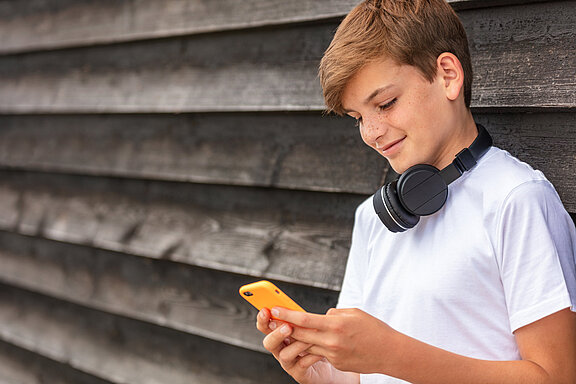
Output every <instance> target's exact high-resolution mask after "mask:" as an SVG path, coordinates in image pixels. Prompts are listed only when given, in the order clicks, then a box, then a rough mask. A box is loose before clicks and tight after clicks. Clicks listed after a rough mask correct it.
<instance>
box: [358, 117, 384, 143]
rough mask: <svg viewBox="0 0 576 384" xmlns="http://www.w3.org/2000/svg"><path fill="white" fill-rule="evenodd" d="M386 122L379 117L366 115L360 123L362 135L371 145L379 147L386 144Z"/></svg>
mask: <svg viewBox="0 0 576 384" xmlns="http://www.w3.org/2000/svg"><path fill="white" fill-rule="evenodd" d="M386 131H387V129H386V124H385V123H384V122H383V121H382V120H381V119H378V118H377V117H374V116H364V117H363V118H362V123H361V124H360V136H362V140H363V141H364V142H365V143H366V144H367V145H368V146H370V147H372V148H375V149H379V148H380V147H382V146H383V145H384V139H383V136H384V135H385V134H386Z"/></svg>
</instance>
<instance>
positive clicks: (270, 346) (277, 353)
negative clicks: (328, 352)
mask: <svg viewBox="0 0 576 384" xmlns="http://www.w3.org/2000/svg"><path fill="white" fill-rule="evenodd" d="M270 319H271V316H270V311H268V310H267V309H263V310H261V311H260V312H259V313H258V318H257V327H258V330H260V332H262V333H264V334H266V335H267V336H266V337H265V338H264V341H263V344H264V348H266V349H267V350H268V351H270V352H271V353H272V354H273V355H274V357H275V358H276V360H278V362H279V363H280V365H281V366H282V368H283V369H284V370H285V371H286V372H288V374H290V376H292V377H293V378H294V379H295V380H296V381H298V382H299V383H301V384H321V383H331V382H334V375H335V374H336V372H335V370H334V368H333V367H332V365H331V364H330V363H329V362H328V361H326V359H324V358H323V357H322V356H318V355H313V354H310V353H308V352H306V350H307V349H309V348H310V345H309V344H306V343H303V342H301V341H295V340H294V339H291V338H290V335H291V333H292V332H293V327H292V326H290V324H287V323H284V322H281V321H274V320H272V321H271V320H270Z"/></svg>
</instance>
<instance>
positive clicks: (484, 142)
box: [440, 124, 492, 185]
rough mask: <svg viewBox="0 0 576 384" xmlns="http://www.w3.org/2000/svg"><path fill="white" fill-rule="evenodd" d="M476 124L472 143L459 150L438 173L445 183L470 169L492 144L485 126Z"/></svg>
mask: <svg viewBox="0 0 576 384" xmlns="http://www.w3.org/2000/svg"><path fill="white" fill-rule="evenodd" d="M476 126H477V127H478V136H476V138H475V139H474V141H473V142H472V144H470V146H469V147H468V148H464V149H463V150H461V151H460V152H459V153H458V154H457V155H456V158H455V159H454V161H453V162H452V163H450V165H448V166H447V167H446V168H444V169H443V170H441V171H440V175H441V176H442V178H443V179H444V181H446V185H448V184H450V183H451V182H453V181H454V180H456V179H457V178H459V177H460V176H462V174H463V173H464V172H466V171H469V170H470V169H472V168H473V167H474V166H475V165H476V163H477V162H478V160H480V158H481V157H482V156H484V154H485V153H486V152H488V150H489V149H490V147H491V146H492V137H491V136H490V134H489V133H488V131H487V130H486V128H484V126H482V125H480V124H477V125H476Z"/></svg>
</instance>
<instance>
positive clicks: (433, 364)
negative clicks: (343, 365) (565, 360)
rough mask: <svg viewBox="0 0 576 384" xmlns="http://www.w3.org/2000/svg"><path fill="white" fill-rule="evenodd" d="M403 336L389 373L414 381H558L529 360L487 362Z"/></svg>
mask: <svg viewBox="0 0 576 384" xmlns="http://www.w3.org/2000/svg"><path fill="white" fill-rule="evenodd" d="M402 336H403V340H402V342H401V347H400V348H401V354H399V357H400V358H399V359H398V360H397V362H395V364H394V365H392V366H390V364H389V363H390V362H387V363H385V365H386V366H387V367H386V369H385V370H387V372H383V373H386V374H388V375H391V376H395V377H399V378H402V379H403V380H406V381H409V382H411V383H414V384H451V383H454V384H462V383H467V384H475V383H478V384H485V383H491V384H500V383H501V384H516V383H518V384H552V383H554V384H559V383H561V382H562V381H558V378H553V377H551V375H550V374H549V372H547V371H546V370H545V369H544V368H542V367H541V366H539V365H538V364H536V363H535V362H532V361H528V360H518V361H488V360H479V359H473V358H469V357H465V356H461V355H457V354H454V353H451V352H448V351H445V350H442V349H439V348H436V347H433V346H431V345H429V344H425V343H423V342H420V341H418V340H415V339H413V338H410V337H407V336H404V335H402Z"/></svg>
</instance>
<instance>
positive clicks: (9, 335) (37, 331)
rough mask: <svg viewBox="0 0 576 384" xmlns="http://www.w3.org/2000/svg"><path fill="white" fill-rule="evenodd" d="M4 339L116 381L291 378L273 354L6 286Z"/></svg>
mask: <svg viewBox="0 0 576 384" xmlns="http://www.w3.org/2000/svg"><path fill="white" fill-rule="evenodd" d="M0 340H2V341H4V342H5V343H9V344H12V345H15V346H17V347H19V348H22V349H25V350H28V351H31V352H34V353H36V354H40V355H42V356H45V357H46V358H48V359H51V360H54V361H56V362H60V363H63V364H68V365H70V366H72V367H74V368H75V369H77V370H79V371H83V372H86V373H88V374H90V375H93V376H96V377H99V378H101V379H102V380H106V381H110V382H113V383H125V384H156V383H171V384H180V383H182V384H184V383H186V384H188V383H191V382H193V383H199V384H221V383H223V382H229V383H232V382H233V383H239V384H256V383H261V382H262V381H261V378H262V375H264V376H265V377H269V378H270V381H271V382H274V383H292V382H293V381H291V379H290V377H289V376H288V375H287V374H286V373H285V372H284V371H282V369H281V368H280V367H279V365H278V364H277V362H276V361H275V360H274V358H273V357H272V356H270V355H266V354H263V353H260V352H252V351H248V350H244V349H241V348H237V347H232V346H228V345H226V344H221V343H217V342H213V341H210V340H208V339H204V338H200V337H196V336H192V335H188V334H186V333H183V332H177V331H173V330H170V329H167V328H163V327H159V326H153V325H149V324H146V323H143V322H138V321H134V320H129V319H125V318H122V317H116V316H111V315H109V314H105V313H103V312H99V311H94V310H90V309H86V308H82V307H81V306H77V305H71V304H68V303H65V302H61V301H58V300H54V299H50V298H48V297H44V296H41V295H38V294H33V293H31V292H27V291H24V290H20V289H15V288H12V287H9V286H5V285H1V286H0Z"/></svg>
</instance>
